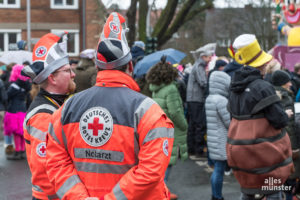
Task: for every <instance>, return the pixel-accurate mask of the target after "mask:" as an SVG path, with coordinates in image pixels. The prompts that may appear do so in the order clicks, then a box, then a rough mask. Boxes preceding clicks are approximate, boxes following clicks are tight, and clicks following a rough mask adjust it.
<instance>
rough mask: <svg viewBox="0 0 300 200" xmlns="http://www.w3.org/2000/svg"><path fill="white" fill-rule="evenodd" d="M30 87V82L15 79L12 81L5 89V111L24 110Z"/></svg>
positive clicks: (15, 111)
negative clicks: (6, 100) (6, 104)
mask: <svg viewBox="0 0 300 200" xmlns="http://www.w3.org/2000/svg"><path fill="white" fill-rule="evenodd" d="M30 89H31V84H30V82H29V81H22V80H17V81H16V82H12V83H11V84H10V86H9V87H8V90H7V97H8V106H7V112H10V113H17V112H26V110H27V109H26V97H27V94H28V92H29V91H30Z"/></svg>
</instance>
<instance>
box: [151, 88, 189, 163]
mask: <svg viewBox="0 0 300 200" xmlns="http://www.w3.org/2000/svg"><path fill="white" fill-rule="evenodd" d="M149 89H150V90H151V91H152V98H153V100H154V101H156V102H157V103H158V104H159V105H160V107H161V108H162V109H163V110H164V112H165V113H166V114H167V116H168V117H169V118H170V119H171V120H172V122H173V123H174V143H173V150H172V155H171V159H170V165H173V164H175V163H176V161H177V158H178V157H179V154H178V153H179V152H180V158H181V159H182V160H185V159H187V157H188V154H187V144H186V134H187V128H188V124H187V121H186V119H185V117H184V112H183V106H182V101H181V97H180V95H179V92H178V89H177V87H176V85H175V83H171V84H168V85H165V84H161V85H154V84H150V87H149Z"/></svg>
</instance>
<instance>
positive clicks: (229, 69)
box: [223, 61, 243, 78]
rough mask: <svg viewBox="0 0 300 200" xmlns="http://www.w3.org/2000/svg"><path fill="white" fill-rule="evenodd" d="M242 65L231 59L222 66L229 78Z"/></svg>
mask: <svg viewBox="0 0 300 200" xmlns="http://www.w3.org/2000/svg"><path fill="white" fill-rule="evenodd" d="M242 67H243V65H241V64H239V63H237V62H236V61H232V62H230V63H228V64H227V65H226V66H225V68H224V70H223V71H224V72H225V73H227V74H228V75H229V76H230V77H231V78H232V77H233V74H234V72H235V71H237V70H239V69H240V68H242Z"/></svg>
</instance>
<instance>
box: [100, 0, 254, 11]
mask: <svg viewBox="0 0 300 200" xmlns="http://www.w3.org/2000/svg"><path fill="white" fill-rule="evenodd" d="M152 1H153V0H150V3H151V2H152ZM248 1H249V0H239V1H234V5H235V6H234V7H236V6H243V5H244V4H245V3H247V2H248ZM102 2H103V4H104V5H105V6H106V7H109V6H110V5H111V4H113V3H115V4H118V5H119V7H120V8H121V9H127V8H128V7H129V6H130V0H122V1H120V0H102ZM214 2H215V7H217V8H223V7H226V6H227V3H225V0H215V1H214ZM166 4H167V0H156V7H157V8H163V7H165V6H166ZM238 4H239V5H238Z"/></svg>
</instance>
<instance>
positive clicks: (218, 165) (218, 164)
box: [210, 160, 226, 200]
mask: <svg viewBox="0 0 300 200" xmlns="http://www.w3.org/2000/svg"><path fill="white" fill-rule="evenodd" d="M213 163H214V172H213V173H212V175H211V177H210V181H211V190H212V195H213V197H215V198H213V200H214V199H222V198H223V197H222V188H223V176H224V170H225V166H226V160H213Z"/></svg>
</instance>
